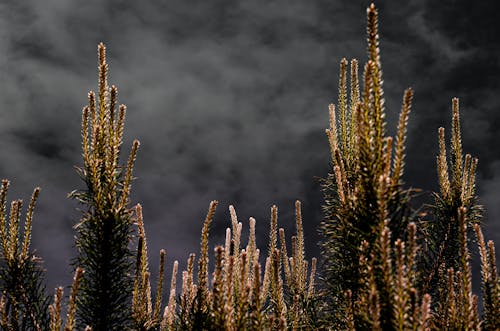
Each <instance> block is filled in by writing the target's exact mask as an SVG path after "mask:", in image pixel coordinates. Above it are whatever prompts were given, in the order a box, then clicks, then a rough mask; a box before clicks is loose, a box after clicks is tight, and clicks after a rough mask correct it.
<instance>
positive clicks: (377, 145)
mask: <svg viewBox="0 0 500 331" xmlns="http://www.w3.org/2000/svg"><path fill="white" fill-rule="evenodd" d="M367 41H368V62H367V63H366V65H365V67H364V77H363V86H362V91H361V92H360V87H359V82H358V62H357V61H356V60H353V61H352V62H351V70H350V76H351V77H350V79H351V84H350V101H349V100H348V94H347V71H348V69H347V65H348V63H347V60H346V59H343V60H342V61H341V63H340V81H339V100H338V107H337V108H338V112H336V109H335V106H334V105H333V104H331V105H330V106H329V114H330V128H329V129H327V130H326V134H327V136H328V140H329V143H330V151H331V158H332V164H333V173H332V174H330V175H328V177H327V178H326V179H325V181H324V194H325V205H324V212H325V219H324V221H323V222H322V225H321V232H322V235H323V237H324V239H323V241H322V249H323V257H324V264H325V265H324V274H325V281H326V282H325V283H326V285H327V291H328V295H329V298H330V300H331V302H330V307H331V309H332V314H331V316H332V321H331V322H332V323H333V325H335V327H336V328H345V327H346V325H347V324H348V323H349V321H347V320H346V314H345V310H346V309H348V307H347V306H346V305H345V302H346V301H345V298H346V294H347V293H349V296H351V299H352V300H354V301H356V300H357V298H358V292H359V289H360V286H361V285H362V283H361V281H362V275H361V274H360V268H359V257H360V251H359V247H360V245H361V243H362V242H363V241H366V242H367V243H369V245H368V248H367V249H369V250H371V249H377V245H374V243H375V242H377V238H378V237H379V235H380V233H381V229H382V228H383V227H384V226H385V224H386V223H387V226H388V228H389V230H390V231H391V233H392V234H393V238H404V235H405V233H406V229H407V225H408V221H409V219H410V206H409V200H410V197H411V193H412V191H410V190H405V189H403V187H402V185H403V182H402V176H403V172H404V157H405V153H404V150H405V139H406V125H407V120H408V115H409V113H410V108H411V101H412V97H413V92H412V90H411V89H407V90H406V91H405V93H404V96H403V105H402V110H401V113H400V119H399V124H398V129H397V134H396V139H395V141H394V139H393V138H392V137H390V136H387V135H386V129H385V127H386V123H385V109H384V98H383V86H382V85H383V80H382V69H381V64H380V54H379V52H380V51H379V37H378V14H377V10H376V8H375V6H374V5H373V4H372V5H371V6H370V7H369V8H368V9H367ZM337 118H339V121H338V123H337ZM393 141H394V145H395V146H393ZM370 254H371V252H368V255H370ZM375 276H376V278H375V281H376V283H377V284H378V285H379V287H380V286H382V285H383V284H384V282H383V281H382V278H381V277H382V276H381V275H379V273H377V274H376V275H375ZM379 295H380V296H383V297H384V298H385V299H387V300H389V299H390V293H388V292H384V290H383V289H382V288H380V289H379ZM387 300H386V301H387ZM386 301H384V300H382V303H384V302H386ZM380 309H381V316H382V320H381V327H382V328H383V327H385V326H386V325H389V323H390V320H391V319H392V315H393V312H392V311H391V310H390V304H388V305H387V307H386V306H384V305H383V304H382V306H381V307H380Z"/></svg>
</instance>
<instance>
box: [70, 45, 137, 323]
mask: <svg viewBox="0 0 500 331" xmlns="http://www.w3.org/2000/svg"><path fill="white" fill-rule="evenodd" d="M98 57H99V91H98V96H97V100H96V95H95V93H94V92H92V91H91V92H89V94H88V99H89V104H88V106H86V107H85V108H84V109H83V115H82V150H83V167H81V168H79V169H78V172H79V174H80V176H81V177H82V178H83V180H84V181H85V184H86V186H87V188H86V190H83V191H75V192H73V193H72V194H71V196H72V197H74V198H76V199H78V201H80V202H81V203H83V204H84V205H85V206H86V207H87V209H86V210H84V214H83V217H82V220H81V222H80V223H79V224H77V225H76V226H75V229H76V231H77V236H76V247H77V249H78V256H77V258H76V260H75V265H76V266H80V267H82V268H83V269H84V270H85V274H84V276H83V279H82V282H81V292H80V295H79V296H78V305H77V312H78V313H77V316H78V320H79V322H80V324H81V326H82V327H83V326H85V325H89V326H91V327H92V330H94V331H101V330H102V331H104V330H105V331H109V330H123V329H124V328H127V326H128V325H129V322H130V320H131V311H130V310H131V301H130V299H131V294H132V290H133V279H132V277H131V274H132V266H133V258H132V252H131V251H130V249H129V243H130V237H131V233H132V224H133V219H132V217H131V214H132V211H131V210H130V209H129V208H128V204H129V195H130V184H131V181H132V169H133V166H134V161H135V157H136V153H137V149H138V147H139V142H138V141H137V140H135V141H134V143H133V145H132V149H131V152H130V154H129V157H128V162H127V164H126V165H124V166H122V165H120V164H119V158H120V152H121V145H122V139H123V126H124V121H125V110H126V107H125V106H124V105H120V106H119V107H118V113H117V111H116V108H117V94H118V90H117V88H116V87H115V86H111V87H109V86H108V78H107V74H108V64H107V63H106V49H105V47H104V44H102V43H101V44H99V47H98Z"/></svg>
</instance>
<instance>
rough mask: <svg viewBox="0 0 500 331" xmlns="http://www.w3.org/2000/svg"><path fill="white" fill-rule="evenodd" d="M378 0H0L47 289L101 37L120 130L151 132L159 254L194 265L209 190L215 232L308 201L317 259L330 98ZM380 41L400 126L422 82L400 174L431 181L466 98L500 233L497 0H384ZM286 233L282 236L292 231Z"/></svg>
mask: <svg viewBox="0 0 500 331" xmlns="http://www.w3.org/2000/svg"><path fill="white" fill-rule="evenodd" d="M368 4H369V1H340V0H309V1H304V0H238V1H236V0H212V1H204V0H157V1H121V0H111V1H98V0H89V1H69V0H47V1H37V0H26V1H2V2H1V3H0V150H1V151H2V156H1V158H0V177H1V178H8V179H10V180H11V191H10V194H9V198H10V199H14V198H17V197H22V198H24V199H28V198H29V196H30V194H31V192H32V190H33V188H34V187H35V186H41V187H42V193H41V196H40V199H39V203H38V206H37V209H36V215H35V220H34V225H33V226H34V234H33V246H34V247H35V248H36V249H37V252H38V254H39V255H41V256H42V257H43V259H44V261H45V267H46V268H47V278H48V280H47V284H48V287H49V288H53V287H55V286H56V285H59V284H60V285H67V284H69V283H70V279H71V273H70V272H71V269H70V267H69V266H68V262H69V261H70V260H71V258H72V257H73V256H74V253H75V252H74V249H73V246H72V245H73V235H74V232H73V229H72V226H73V225H74V224H75V223H76V222H77V221H78V219H79V213H78V211H77V210H76V208H77V207H78V205H77V204H76V203H75V202H73V201H69V200H68V199H67V198H66V196H67V193H68V192H70V191H72V190H74V189H77V188H83V182H81V181H80V179H79V178H78V176H77V175H76V174H75V172H74V170H73V166H74V165H81V163H82V161H81V158H80V136H79V132H80V118H81V109H82V107H83V106H84V105H85V104H86V96H87V92H88V91H89V90H91V89H92V90H95V89H96V87H97V69H96V63H97V59H96V58H97V56H96V55H97V44H98V43H99V42H101V41H103V42H104V43H105V44H106V45H107V49H108V63H109V66H110V82H111V83H113V84H115V85H116V86H117V87H118V89H119V101H120V102H121V103H125V104H126V105H127V106H128V117H127V122H126V134H125V136H126V143H125V145H124V146H130V143H131V141H132V140H133V139H135V138H137V139H139V140H140V141H141V149H140V151H139V155H138V160H137V164H136V172H135V174H136V176H137V180H136V181H135V182H134V185H133V203H138V202H140V203H141V204H142V205H143V208H144V217H145V222H146V231H147V233H148V238H149V249H150V254H151V257H152V258H153V262H152V265H153V267H154V266H155V265H156V262H155V261H156V259H157V256H158V251H159V250H160V249H161V248H165V249H166V250H167V258H168V265H169V267H168V268H170V266H171V264H172V262H173V260H174V259H179V260H180V261H181V265H183V264H184V261H185V259H186V258H187V256H188V254H189V253H190V252H198V251H199V249H198V238H199V235H200V231H201V225H202V221H203V219H204V216H205V214H206V210H207V207H208V205H209V202H210V200H212V199H217V200H219V201H220V205H219V209H218V212H217V215H216V220H215V223H214V227H213V230H212V237H211V240H212V243H215V242H218V243H221V242H222V240H223V239H222V235H223V232H224V228H225V227H226V226H227V225H228V224H229V222H228V220H229V213H228V211H227V207H228V206H229V204H233V205H235V207H236V211H237V213H238V215H239V218H240V219H241V220H242V221H243V223H244V225H247V224H248V223H247V220H248V218H249V217H250V216H253V217H255V218H256V219H257V229H258V233H259V238H260V242H261V244H264V242H265V240H266V239H267V238H266V232H267V229H268V220H269V208H270V206H271V205H272V204H277V205H278V206H279V208H280V213H279V215H280V226H282V227H285V228H290V231H291V230H292V224H293V204H294V201H295V199H300V200H301V201H302V202H303V207H304V210H303V215H304V218H305V224H306V227H307V228H306V237H307V240H308V242H307V249H308V250H309V253H310V254H309V255H310V256H311V255H317V254H318V249H317V247H316V244H315V242H316V241H317V240H318V239H319V237H318V235H317V233H316V228H317V226H318V225H319V223H320V221H321V193H320V187H319V183H318V178H319V177H324V176H325V175H326V174H327V172H328V169H329V166H328V162H329V154H328V145H327V141H326V139H325V137H324V128H325V127H326V126H327V123H328V120H327V104H328V103H329V102H332V101H335V100H336V98H337V92H336V91H337V85H338V84H337V82H338V65H339V62H340V59H341V58H342V57H347V58H358V59H359V60H360V61H361V62H364V60H365V58H366V56H365V42H364V40H365V15H366V11H365V8H366V6H367V5H368ZM378 7H379V14H380V17H381V22H380V32H381V42H382V44H381V48H382V50H381V52H382V66H383V70H384V80H385V95H386V103H387V118H388V120H389V121H390V124H389V130H390V132H393V131H394V126H395V125H394V120H395V119H396V118H397V115H398V112H399V109H400V102H401V99H402V93H403V90H404V89H405V88H406V87H408V86H411V87H413V88H414V90H415V97H414V107H413V112H412V114H411V119H410V127H409V136H408V144H409V145H408V159H407V161H408V162H407V163H408V165H407V172H406V176H405V180H406V182H407V183H408V185H411V186H413V187H419V188H422V189H424V190H435V189H436V187H437V184H436V173H435V166H434V164H435V155H436V152H437V138H436V135H437V134H436V133H437V128H438V127H440V126H445V127H446V128H448V129H449V127H450V124H449V123H450V114H451V109H450V108H451V106H450V105H451V98H452V97H454V96H458V97H460V102H461V109H462V119H463V139H464V146H465V149H466V152H470V153H471V154H473V155H474V156H477V157H479V159H480V163H479V170H478V182H479V187H478V190H479V194H480V196H481V199H482V202H483V204H484V205H486V207H487V209H488V215H487V221H488V226H487V231H486V232H487V236H488V237H489V238H497V242H500V204H499V202H500V198H499V195H498V193H497V192H498V191H499V190H500V150H499V149H498V143H500V132H499V131H497V130H496V129H495V128H496V127H497V126H498V125H499V124H500V99H499V98H498V94H499V92H500V82H499V80H498V77H499V76H500V61H499V60H498V56H499V55H500V49H499V48H500V43H499V42H498V35H499V33H500V31H499V29H500V28H499V25H498V24H497V21H498V19H500V14H499V11H498V10H497V8H496V5H495V2H494V1H477V2H475V3H474V4H472V2H470V1H457V0H453V1H452V0H442V1H439V2H436V1H434V2H433V1H430V0H428V1H423V0H414V1H403V2H401V1H384V2H383V3H380V4H379V5H378ZM290 231H289V232H290Z"/></svg>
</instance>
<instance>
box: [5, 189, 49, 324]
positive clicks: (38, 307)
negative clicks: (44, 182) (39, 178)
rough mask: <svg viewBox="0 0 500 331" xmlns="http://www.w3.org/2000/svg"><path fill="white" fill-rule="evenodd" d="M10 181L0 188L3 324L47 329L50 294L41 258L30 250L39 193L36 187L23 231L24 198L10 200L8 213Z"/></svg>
mask: <svg viewBox="0 0 500 331" xmlns="http://www.w3.org/2000/svg"><path fill="white" fill-rule="evenodd" d="M8 187H9V181H7V180H3V181H2V187H1V189H0V292H1V294H0V296H1V298H0V328H1V329H2V330H13V331H25V330H37V331H43V330H47V328H48V323H49V311H48V306H49V297H48V296H47V294H46V291H45V285H44V271H43V269H42V266H41V260H40V258H39V257H37V256H35V255H34V253H33V252H32V251H31V247H30V244H31V222H32V218H33V212H34V208H35V204H36V200H37V198H38V195H39V193H40V189H39V188H35V190H34V191H33V195H32V197H31V201H30V203H29V205H28V211H27V213H26V221H25V223H24V236H22V234H23V233H22V231H21V222H20V221H21V209H22V200H15V201H12V203H11V208H10V214H9V215H8V216H7V191H8Z"/></svg>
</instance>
